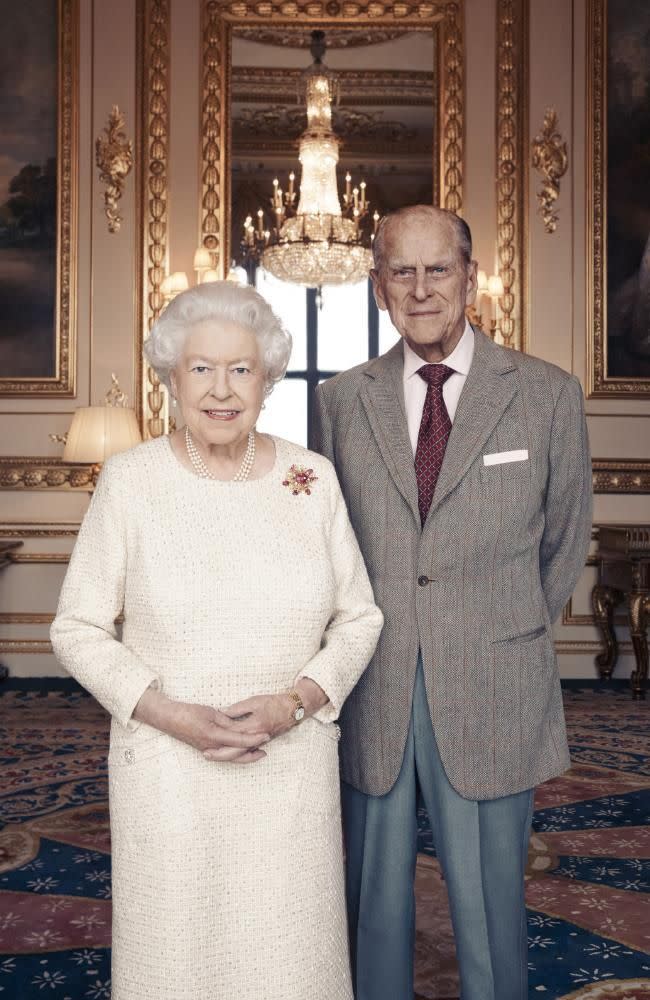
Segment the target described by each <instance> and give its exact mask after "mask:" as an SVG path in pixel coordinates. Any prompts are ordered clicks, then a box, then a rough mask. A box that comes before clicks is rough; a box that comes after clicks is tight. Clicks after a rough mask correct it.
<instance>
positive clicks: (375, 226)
mask: <svg viewBox="0 0 650 1000" xmlns="http://www.w3.org/2000/svg"><path fill="white" fill-rule="evenodd" d="M372 221H373V222H374V224H375V225H374V229H373V236H374V234H375V233H376V232H377V226H378V225H379V212H375V214H374V215H373V217H372Z"/></svg>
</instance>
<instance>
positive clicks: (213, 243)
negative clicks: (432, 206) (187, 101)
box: [202, 0, 463, 273]
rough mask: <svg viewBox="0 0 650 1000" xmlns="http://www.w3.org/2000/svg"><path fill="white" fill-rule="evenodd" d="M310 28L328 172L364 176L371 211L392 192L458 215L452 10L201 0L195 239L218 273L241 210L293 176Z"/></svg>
mask: <svg viewBox="0 0 650 1000" xmlns="http://www.w3.org/2000/svg"><path fill="white" fill-rule="evenodd" d="M313 29H320V30H322V31H323V32H324V33H325V36H326V41H327V55H326V61H327V64H328V66H329V67H330V68H331V69H332V70H334V71H335V72H336V73H337V75H338V76H339V78H340V94H341V97H340V103H339V105H338V106H337V108H336V109H335V122H334V127H335V131H337V133H338V134H339V136H340V138H341V140H342V155H341V161H340V164H339V176H342V175H343V174H345V172H346V170H347V169H350V170H351V171H354V170H357V168H358V167H362V168H364V169H365V172H366V173H367V174H368V177H366V180H367V183H368V190H369V191H370V189H371V187H373V188H374V190H375V192H376V196H375V202H376V204H377V205H378V207H379V208H380V210H381V208H382V207H383V208H384V210H386V209H388V208H392V207H396V204H398V203H399V202H398V199H399V197H400V194H399V191H400V190H402V191H403V190H407V192H408V193H409V194H413V195H414V196H415V197H421V196H422V197H424V196H427V197H428V198H432V199H433V200H434V202H436V203H438V204H441V205H444V206H445V207H447V208H450V209H451V210H453V211H459V210H461V208H462V165H463V37H462V7H461V4H460V3H442V2H431V3H411V4H407V3H379V2H370V3H358V2H350V3H339V2H338V0H330V2H328V3H318V2H316V3H313V2H309V0H302V2H295V0H287V2H285V3H278V4H275V3H268V2H260V3H256V4H247V3H240V2H230V3H225V4H224V3H218V2H216V0H207V2H205V3H204V7H203V23H202V36H203V46H204V47H203V123H202V124H203V128H202V133H203V158H202V234H203V243H204V246H205V247H207V248H208V249H209V250H211V251H212V252H213V253H214V254H215V258H217V259H215V264H217V266H218V267H219V268H220V269H221V271H222V273H225V272H226V271H227V269H228V266H229V264H230V261H231V259H232V257H233V250H234V251H235V253H234V256H235V257H236V250H237V246H238V243H239V240H240V238H241V230H240V229H238V228H236V227H237V226H240V225H241V223H242V213H243V214H244V217H245V214H246V205H247V204H249V203H250V204H251V205H252V204H253V202H256V201H259V199H260V198H266V199H267V200H268V197H269V192H270V190H271V187H272V181H273V179H274V177H275V176H276V175H277V173H278V172H280V173H281V172H282V171H283V170H286V169H287V168H288V169H291V167H292V165H293V166H294V168H295V164H296V159H297V141H296V140H297V138H298V136H299V134H300V132H301V130H302V128H303V122H302V121H301V114H302V112H301V109H300V106H299V105H298V104H297V102H296V83H297V80H298V78H299V77H300V74H301V72H302V71H304V70H305V69H306V67H307V66H308V65H309V63H310V61H311V57H310V55H309V41H310V33H311V31H312V30H313ZM357 174H358V171H357ZM397 175H399V178H400V182H399V184H396V183H395V178H396V177H397ZM371 177H372V178H373V181H372V184H371V180H370V178H371ZM369 197H370V195H369ZM248 199H252V200H251V201H250V202H249V201H248Z"/></svg>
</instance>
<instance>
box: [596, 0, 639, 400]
mask: <svg viewBox="0 0 650 1000" xmlns="http://www.w3.org/2000/svg"><path fill="white" fill-rule="evenodd" d="M606 32H607V15H606V0H589V2H588V4H587V152H588V169H587V175H588V177H587V233H588V235H587V240H588V244H587V261H588V262H589V264H588V272H587V357H588V377H589V382H588V386H587V393H588V397H590V398H595V397H602V398H608V399H630V398H636V399H647V398H648V397H650V378H638V379H632V378H617V377H613V376H610V375H608V374H607V342H606V341H607V322H606V321H607V289H606V275H607V148H606V129H607V120H606V115H607V73H606V57H607V51H606V48H607V38H606Z"/></svg>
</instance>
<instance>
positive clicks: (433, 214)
mask: <svg viewBox="0 0 650 1000" xmlns="http://www.w3.org/2000/svg"><path fill="white" fill-rule="evenodd" d="M408 216H414V217H415V216H420V217H421V218H425V217H426V218H428V219H429V220H430V221H434V220H435V221H440V220H442V219H445V220H446V221H447V222H448V223H449V224H450V225H451V227H452V228H453V231H454V234H455V236H456V242H457V245H458V251H459V253H460V255H461V257H462V258H463V261H464V262H465V265H466V266H469V265H470V264H471V262H472V233H471V230H470V228H469V226H468V225H467V223H466V222H465V220H464V219H461V217H460V215H456V213H455V212H449V211H448V210H447V209H446V208H436V206H435V205H405V206H404V208H397V209H395V211H394V212H388V214H387V215H385V216H384V217H383V219H382V220H381V222H380V223H379V225H378V227H377V233H376V235H375V238H374V240H373V244H372V256H373V260H374V264H375V270H376V271H380V270H381V268H382V265H383V264H384V254H385V248H386V247H385V245H386V232H387V230H388V229H389V228H390V225H391V222H393V221H396V220H397V219H403V218H406V217H408Z"/></svg>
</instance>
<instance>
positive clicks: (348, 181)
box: [345, 171, 352, 205]
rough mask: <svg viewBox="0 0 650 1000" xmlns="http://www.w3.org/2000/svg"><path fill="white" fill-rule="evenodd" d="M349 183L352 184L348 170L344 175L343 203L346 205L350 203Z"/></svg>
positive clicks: (350, 189)
mask: <svg viewBox="0 0 650 1000" xmlns="http://www.w3.org/2000/svg"><path fill="white" fill-rule="evenodd" d="M351 184H352V177H351V176H350V172H349V171H348V173H347V174H346V175H345V204H346V205H349V204H350V193H351V191H352V188H351Z"/></svg>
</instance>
